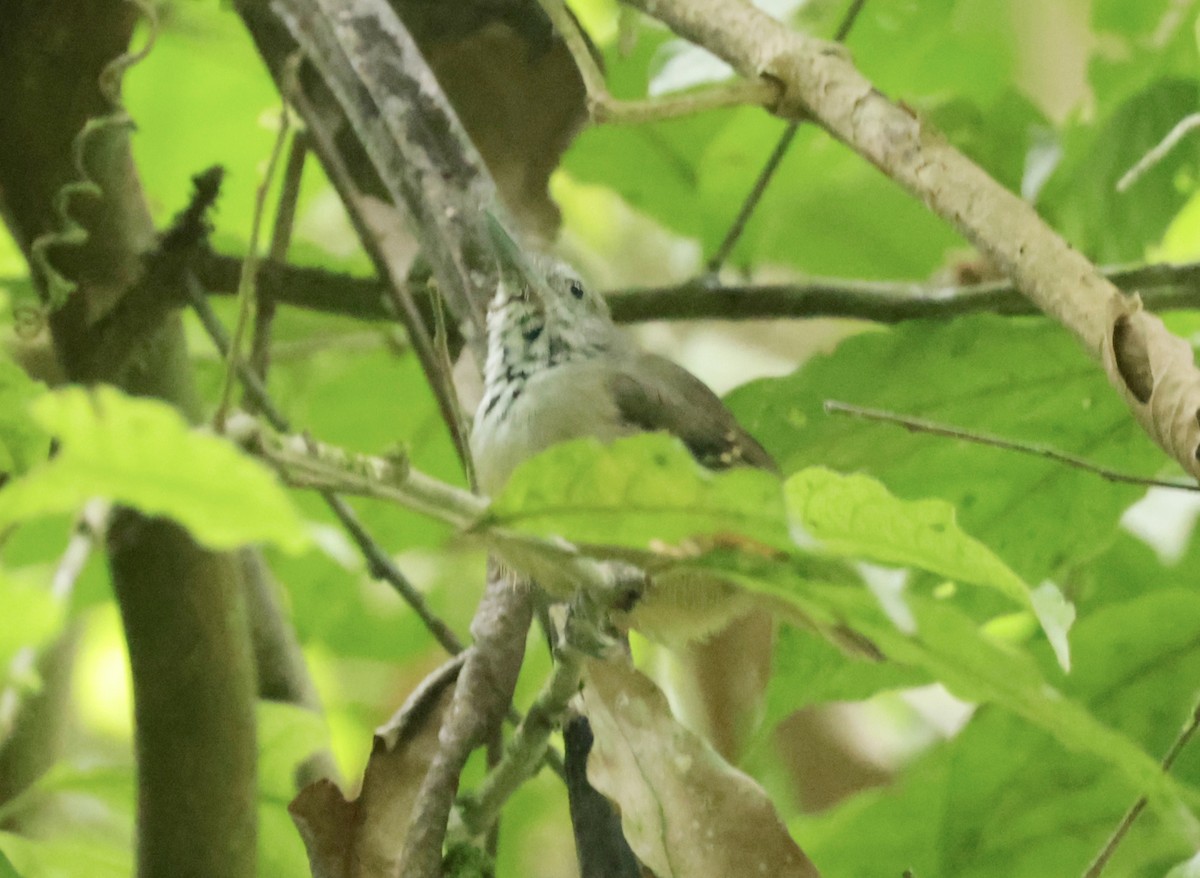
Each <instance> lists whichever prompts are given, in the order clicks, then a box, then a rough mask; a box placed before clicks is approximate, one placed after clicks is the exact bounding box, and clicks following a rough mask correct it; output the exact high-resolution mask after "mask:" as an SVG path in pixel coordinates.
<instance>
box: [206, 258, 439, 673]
mask: <svg viewBox="0 0 1200 878" xmlns="http://www.w3.org/2000/svg"><path fill="white" fill-rule="evenodd" d="M188 281H189V283H188V291H189V294H190V296H191V300H192V307H193V308H194V309H195V311H196V315H197V316H198V317H199V318H200V323H201V324H202V325H203V326H204V329H205V331H206V332H207V333H208V336H209V338H211V339H212V342H213V344H214V345H216V347H217V350H218V351H219V352H220V353H221V355H222V356H225V355H226V352H227V351H228V349H229V336H228V335H227V333H226V332H225V328H224V327H223V326H222V325H221V322H220V320H218V319H217V315H216V314H215V313H213V310H212V308H211V307H210V306H209V304H208V298H207V297H206V296H205V294H204V290H203V289H201V288H200V284H199V281H197V280H196V279H195V278H194V277H190V276H189V278H188ZM238 377H239V378H240V379H241V381H242V384H243V387H244V388H245V392H246V396H247V398H249V399H253V400H254V401H255V404H256V405H257V407H258V409H259V411H261V413H262V415H263V417H264V418H266V420H267V423H269V424H270V425H271V426H272V427H273V428H275V429H276V430H278V431H279V432H281V433H288V432H291V429H292V428H291V424H289V423H288V420H287V418H285V417H284V416H283V414H282V413H281V412H280V411H279V409H278V408H277V407H276V405H275V403H274V401H272V399H271V397H270V394H268V393H267V390H266V388H265V387H263V385H262V382H261V381H259V379H258V376H257V375H256V374H255V373H254V371H253V370H252V369H251V368H250V367H249V366H248V365H247V364H245V363H238ZM319 493H320V495H321V498H322V499H323V500H324V501H325V503H326V505H328V506H329V508H330V510H332V512H333V514H334V515H335V516H336V517H337V519H338V521H339V522H341V525H342V527H343V528H345V530H346V532H347V533H348V534H350V538H351V539H353V540H354V543H355V545H357V546H358V549H359V551H360V552H361V553H362V556H363V558H365V559H366V562H367V569H368V571H369V572H370V574H371V576H372V577H374V578H375V579H378V580H382V581H383V582H386V583H387V584H388V585H390V586H391V587H392V588H393V589H394V590H395V591H396V593H397V594H399V595H400V597H401V598H403V600H404V601H405V603H407V604H408V605H409V606H410V607H412V609H413V612H415V613H416V614H417V616H418V617H419V618H420V619H421V622H422V623H423V624H424V625H425V627H426V628H428V629H429V632H430V633H431V634H432V635H433V636H434V638H435V639H436V640H437V642H438V643H440V644H441V645H442V648H443V649H445V650H446V651H447V652H449V653H450V654H451V655H454V654H456V653H458V652H461V651H462V648H463V644H462V641H461V640H459V639H458V637H457V636H456V635H455V634H454V632H453V631H451V630H450V627H449V626H448V625H447V624H446V623H445V622H443V621H442V620H441V619H439V618H438V617H437V616H436V615H435V614H434V612H433V611H432V610H431V609H430V608H429V604H428V603H427V602H426V600H425V596H424V595H422V594H421V592H420V591H418V590H417V589H416V587H415V586H413V584H412V583H411V582H409V581H408V578H407V577H406V576H405V575H404V574H403V573H402V572H400V568H398V567H397V566H396V565H395V563H394V562H393V561H392V559H391V558H390V557H389V556H388V554H387V552H385V551H384V550H383V548H382V547H381V546H380V545H379V544H378V543H377V542H376V541H375V540H374V538H373V537H372V536H371V535H370V534H369V533H368V532H367V531H366V529H365V528H364V527H363V525H362V522H360V521H359V520H358V516H357V515H355V514H354V510H353V509H351V508H350V506H349V504H347V503H346V501H345V500H343V499H342V498H341V497H339V496H338V495H337V494H334V493H332V492H330V491H321V492H319Z"/></svg>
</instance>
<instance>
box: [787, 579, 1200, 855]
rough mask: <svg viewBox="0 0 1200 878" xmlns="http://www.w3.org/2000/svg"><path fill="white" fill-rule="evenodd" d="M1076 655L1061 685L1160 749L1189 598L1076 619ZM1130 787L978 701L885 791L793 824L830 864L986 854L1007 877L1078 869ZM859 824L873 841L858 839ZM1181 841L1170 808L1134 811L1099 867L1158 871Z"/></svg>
mask: <svg viewBox="0 0 1200 878" xmlns="http://www.w3.org/2000/svg"><path fill="white" fill-rule="evenodd" d="M1099 565H1100V566H1106V565H1107V561H1101V562H1099ZM1074 653H1075V664H1076V671H1075V672H1074V673H1073V674H1071V675H1070V676H1067V677H1065V678H1064V679H1063V680H1062V691H1063V694H1064V695H1065V696H1066V697H1067V698H1068V699H1070V700H1071V701H1073V702H1075V703H1078V704H1080V705H1082V706H1083V707H1084V708H1086V709H1087V710H1088V711H1089V712H1090V713H1091V714H1092V716H1093V717H1094V719H1095V720H1096V721H1099V722H1102V723H1105V724H1106V725H1107V726H1108V727H1109V728H1111V729H1112V730H1114V731H1116V732H1118V733H1120V734H1122V735H1124V736H1127V737H1128V738H1129V739H1130V740H1132V741H1134V742H1136V743H1137V744H1138V745H1139V746H1140V747H1142V748H1143V749H1144V750H1146V751H1147V752H1148V753H1152V754H1155V756H1160V755H1161V754H1164V753H1166V752H1167V750H1168V749H1169V748H1170V746H1171V743H1172V740H1173V739H1174V737H1175V736H1176V735H1177V734H1178V733H1179V730H1180V728H1181V727H1182V725H1183V723H1184V722H1185V720H1186V719H1187V718H1188V717H1189V715H1190V714H1191V712H1192V710H1193V709H1194V699H1195V680H1196V679H1197V674H1200V597H1198V596H1197V595H1195V594H1194V593H1192V592H1191V591H1190V590H1184V589H1172V590H1168V591H1164V592H1159V593H1156V594H1152V595H1147V596H1145V597H1142V598H1138V599H1136V600H1133V601H1122V602H1119V603H1117V604H1113V605H1112V606H1111V607H1108V608H1106V609H1105V610H1103V611H1101V612H1098V613H1096V614H1094V615H1093V616H1092V617H1090V618H1084V619H1083V620H1081V621H1080V623H1079V625H1078V626H1077V627H1076V631H1075V635H1074ZM1172 773H1173V774H1174V775H1175V776H1176V778H1177V781H1178V783H1179V784H1180V786H1182V785H1184V784H1187V785H1190V787H1192V788H1194V785H1195V784H1196V783H1197V781H1198V780H1200V762H1197V760H1195V759H1194V758H1188V756H1187V755H1186V754H1185V755H1184V756H1183V757H1181V758H1180V759H1179V761H1178V762H1177V763H1176V765H1175V767H1174V769H1173V772H1172ZM1139 792H1140V791H1139V790H1138V789H1137V788H1136V787H1131V786H1130V785H1129V783H1128V781H1127V780H1125V779H1123V778H1121V777H1119V776H1117V775H1116V774H1115V773H1114V772H1113V771H1112V768H1111V765H1110V764H1109V763H1108V762H1106V761H1105V760H1103V759H1102V758H1097V756H1096V755H1095V754H1094V753H1088V752H1085V751H1082V750H1078V749H1074V750H1072V749H1064V748H1063V747H1062V746H1061V744H1060V743H1059V742H1058V741H1056V740H1055V738H1054V737H1053V736H1052V735H1050V734H1048V733H1047V732H1046V731H1045V730H1043V729H1039V728H1037V727H1035V726H1033V725H1030V724H1029V723H1027V722H1024V721H1022V720H1021V719H1019V718H1018V717H1016V716H1015V715H1013V714H1011V713H1007V712H1004V711H997V710H994V709H991V708H987V709H982V710H980V711H978V712H977V713H976V715H975V717H974V718H973V719H972V720H971V722H970V723H969V724H968V726H967V727H966V728H965V729H964V730H963V732H962V733H961V734H959V735H958V736H957V737H956V738H954V739H953V740H951V741H948V742H946V743H945V744H943V745H941V746H940V747H937V748H935V749H934V750H933V751H931V752H929V753H927V754H926V755H925V756H923V757H922V758H921V759H919V760H918V761H917V762H916V763H915V764H914V765H911V766H909V767H907V768H906V769H904V770H903V772H902V773H901V775H900V777H898V778H897V781H896V783H895V784H894V785H893V786H892V787H891V788H890V789H888V790H886V791H880V792H871V793H868V794H866V795H863V796H860V797H857V798H856V799H855V800H853V801H851V802H849V803H847V804H845V805H842V806H840V807H838V808H837V809H835V810H834V811H832V812H830V813H828V814H826V815H822V816H820V817H817V818H806V819H804V820H801V821H798V822H797V823H796V825H795V827H794V828H795V829H796V831H797V832H798V835H799V837H800V838H801V840H802V841H803V842H804V843H805V845H806V848H807V849H808V850H809V852H810V854H811V855H812V856H813V857H814V858H815V859H816V861H817V862H818V863H819V864H820V865H821V866H822V868H823V869H825V870H826V871H828V872H829V873H830V874H839V875H841V874H845V875H875V874H881V875H882V874H890V872H888V871H887V870H888V869H889V868H890V867H892V866H893V865H894V864H895V863H897V862H901V863H903V864H904V865H905V866H907V867H911V868H913V869H914V870H915V871H916V873H917V874H919V875H921V876H923V878H926V876H927V878H984V876H994V875H996V874H998V873H997V871H996V863H1003V864H1004V869H1003V874H1004V875H1005V876H1006V878H1042V876H1045V875H1078V874H1081V873H1082V872H1083V870H1084V868H1085V867H1086V865H1087V864H1088V862H1090V861H1091V859H1092V858H1093V857H1094V856H1095V855H1096V853H1097V852H1098V851H1099V850H1100V848H1101V846H1102V845H1103V844H1104V842H1105V841H1106V839H1107V838H1108V837H1109V835H1110V834H1111V833H1112V831H1113V829H1114V827H1115V826H1116V825H1117V823H1118V821H1119V820H1120V819H1121V816H1122V815H1123V814H1124V813H1125V811H1126V810H1127V809H1128V808H1129V806H1130V805H1131V804H1132V803H1133V802H1134V801H1135V800H1136V798H1137V796H1138V794H1139ZM1190 795H1191V794H1190V793H1189V796H1190ZM864 832H870V833H872V835H871V837H872V839H873V840H878V841H879V843H878V844H872V845H862V844H861V843H858V844H856V843H855V839H861V838H862V837H863V833H864ZM1193 850H1194V839H1193V837H1192V836H1190V835H1189V834H1188V833H1187V831H1186V830H1183V829H1181V827H1180V825H1179V822H1178V821H1177V820H1175V819H1174V815H1166V817H1165V818H1164V817H1163V816H1162V815H1158V814H1154V813H1146V814H1143V815H1142V817H1141V818H1140V819H1139V821H1138V823H1137V826H1136V829H1135V833H1134V834H1132V835H1130V837H1129V838H1128V839H1127V840H1126V843H1125V844H1123V845H1121V847H1120V848H1119V849H1118V854H1117V858H1116V859H1115V860H1114V862H1113V864H1112V866H1111V868H1110V869H1109V871H1111V873H1112V874H1114V875H1162V874H1163V873H1164V872H1165V871H1166V870H1167V869H1169V868H1170V867H1171V866H1172V865H1174V864H1176V863H1178V862H1179V861H1180V860H1181V859H1183V858H1184V857H1186V856H1188V855H1189V853H1191V851H1193Z"/></svg>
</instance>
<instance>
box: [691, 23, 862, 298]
mask: <svg viewBox="0 0 1200 878" xmlns="http://www.w3.org/2000/svg"><path fill="white" fill-rule="evenodd" d="M866 5H867V0H853V2H852V3H851V4H850V8H849V9H847V10H846V14H845V15H844V16H842V21H841V23H840V24H839V25H838V29H837V32H836V33H835V34H834V36H833V39H834V41H835V42H838V43H840V42H842V41H843V40H845V39H846V37H848V36H849V35H850V30H851V29H852V28H853V27H854V22H856V21H857V20H858V14H859V13H860V12H862V10H863V7H864V6H866ZM799 130H800V122H799V121H795V122H789V123H788V124H787V127H786V128H785V129H783V134H782V135H781V136H780V138H779V142H778V143H776V144H775V149H773V150H772V151H771V155H770V156H769V157H768V158H767V163H766V164H765V165H763V168H762V170H761V171H759V172H758V179H757V180H755V181H754V186H753V187H751V189H750V193H749V194H748V195H747V196H746V200H745V201H743V202H742V207H741V209H740V210H738V213H737V216H736V217H735V218H734V220H733V224H732V225H730V227H729V231H728V232H726V233H725V239H724V240H723V241H721V246H719V247H718V248H717V252H716V253H714V254H713V255H712V258H711V259H709V260H708V265H707V266H706V267H707V268H708V273H709V274H714V275H715V274H717V272H719V271H720V270H721V267H722V266H723V265H725V261H726V260H727V259H728V258H729V254H730V253H732V252H733V248H734V247H736V246H737V242H738V241H739V240H740V239H741V237H742V233H743V232H744V231H745V230H746V223H748V222H749V221H750V217H751V216H752V215H753V213H754V211H755V210H756V209H757V208H758V203H759V202H760V201H761V200H762V197H763V193H765V192H766V191H767V186H768V185H770V183H771V180H772V179H773V178H774V176H775V172H776V171H777V170H778V169H779V163H780V162H782V161H783V157H784V155H786V154H787V151H788V147H790V146H791V145H792V141H793V140H795V139H796V132H797V131H799Z"/></svg>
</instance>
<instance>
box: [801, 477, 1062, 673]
mask: <svg viewBox="0 0 1200 878" xmlns="http://www.w3.org/2000/svg"><path fill="white" fill-rule="evenodd" d="M784 493H785V496H786V497H787V504H788V512H789V514H790V515H791V516H792V520H793V524H794V525H795V526H797V527H799V528H800V529H801V530H802V531H803V532H804V534H805V535H806V536H811V537H812V538H815V539H816V540H817V542H818V544H819V545H820V546H821V547H822V548H823V549H825V550H827V551H829V552H832V553H833V554H835V555H841V556H848V557H855V558H862V559H865V560H869V561H875V562H879V563H882V564H893V565H901V566H904V567H916V568H919V569H921V570H927V571H929V572H931V573H936V574H937V575H939V576H942V577H945V578H947V579H951V580H953V581H955V582H962V583H968V584H971V585H980V586H984V587H986V588H992V589H995V590H996V591H998V592H1000V593H1001V594H1003V595H1005V596H1006V597H1007V598H1008V599H1009V600H1010V601H1012V602H1013V603H1015V604H1017V605H1018V606H1020V607H1023V608H1025V609H1028V610H1030V611H1031V612H1034V613H1035V614H1036V615H1037V616H1038V618H1039V620H1041V621H1042V624H1043V627H1044V628H1045V629H1046V633H1047V636H1048V637H1049V638H1050V641H1051V643H1052V644H1053V645H1054V647H1055V651H1056V653H1057V654H1058V660H1059V662H1060V663H1061V664H1062V666H1063V667H1064V668H1069V667H1070V655H1069V652H1068V648H1067V640H1066V633H1067V630H1068V629H1069V628H1070V626H1071V622H1072V621H1073V620H1074V615H1073V613H1071V612H1070V611H1069V608H1068V607H1067V605H1066V603H1065V601H1064V600H1063V598H1062V595H1061V594H1060V593H1059V592H1058V591H1057V589H1055V588H1054V586H1053V585H1050V584H1049V583H1045V584H1044V585H1043V586H1041V587H1040V589H1039V590H1038V597H1037V598H1036V599H1035V598H1034V591H1033V589H1031V588H1030V587H1029V585H1027V584H1026V583H1025V581H1024V580H1022V579H1021V577H1019V576H1018V575H1017V574H1016V573H1014V572H1013V571H1012V569H1010V568H1009V567H1008V566H1007V565H1006V564H1005V563H1004V562H1003V561H1001V560H1000V559H999V558H997V557H996V555H995V554H994V553H993V552H992V551H991V550H990V549H988V548H987V546H985V545H983V544H982V543H981V542H979V541H978V540H976V539H973V538H972V537H970V536H969V535H968V534H967V533H966V532H964V531H963V530H962V529H961V528H960V527H959V526H958V523H957V521H956V514H955V510H954V507H953V506H951V505H950V504H949V503H946V502H944V501H940V500H901V499H899V498H898V497H896V496H894V495H893V494H891V493H890V492H889V491H888V490H887V488H886V487H884V486H883V485H882V484H881V483H880V482H878V481H876V480H875V479H872V478H870V477H868V476H864V475H862V474H855V475H841V474H839V473H835V472H833V471H832V470H828V469H825V468H824V467H809V468H808V469H804V470H801V471H800V472H798V473H796V474H795V475H793V476H792V477H791V478H790V479H788V480H787V483H786V484H785V486H784ZM1055 595H1057V598H1055Z"/></svg>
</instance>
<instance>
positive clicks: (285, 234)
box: [250, 131, 308, 386]
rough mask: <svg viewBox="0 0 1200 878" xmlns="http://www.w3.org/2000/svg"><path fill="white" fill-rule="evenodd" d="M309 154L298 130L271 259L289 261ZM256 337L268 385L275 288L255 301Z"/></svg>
mask: <svg viewBox="0 0 1200 878" xmlns="http://www.w3.org/2000/svg"><path fill="white" fill-rule="evenodd" d="M307 157H308V135H307V134H306V133H305V132H303V131H300V132H297V133H296V135H295V136H293V137H292V143H291V147H290V148H289V150H288V157H287V165H286V166H285V167H284V169H283V183H282V185H281V186H280V190H279V204H278V206H277V207H276V209H275V229H274V231H273V232H272V234H271V249H270V259H271V261H272V262H286V261H287V252H288V247H289V245H290V244H291V241H292V229H293V227H294V226H295V222H296V203H297V202H298V201H299V199H300V181H301V178H302V177H303V176H304V160H305V159H306V158H307ZM254 304H255V314H254V340H253V342H252V343H251V348H250V367H251V368H252V369H253V370H254V373H255V374H256V375H257V376H258V378H259V380H260V381H261V382H262V383H263V385H264V386H265V385H266V383H267V370H268V368H269V367H270V358H271V325H272V323H273V322H274V320H275V309H276V299H275V296H274V295H272V293H271V291H270V290H268V289H266V288H265V287H263V286H262V285H261V284H260V285H259V287H258V295H257V296H256V297H255V300H254Z"/></svg>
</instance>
